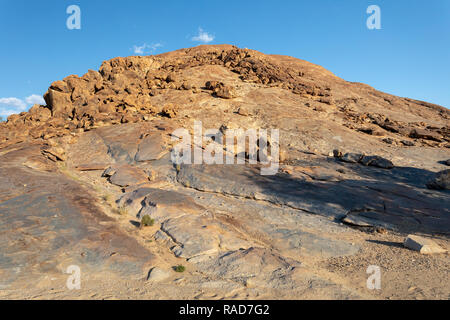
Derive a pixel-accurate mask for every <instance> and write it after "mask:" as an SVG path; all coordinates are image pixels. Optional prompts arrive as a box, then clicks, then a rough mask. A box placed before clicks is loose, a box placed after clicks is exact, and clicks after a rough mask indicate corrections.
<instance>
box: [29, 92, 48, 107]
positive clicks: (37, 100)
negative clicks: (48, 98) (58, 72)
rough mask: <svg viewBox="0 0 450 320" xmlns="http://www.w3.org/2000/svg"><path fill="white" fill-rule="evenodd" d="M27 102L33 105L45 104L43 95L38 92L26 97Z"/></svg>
mask: <svg viewBox="0 0 450 320" xmlns="http://www.w3.org/2000/svg"><path fill="white" fill-rule="evenodd" d="M25 102H26V103H28V104H31V105H33V104H40V105H45V101H44V98H42V96H39V95H37V94H32V95H31V96H29V97H26V98H25Z"/></svg>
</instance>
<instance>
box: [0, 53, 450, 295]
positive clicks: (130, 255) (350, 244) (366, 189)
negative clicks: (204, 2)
mask: <svg viewBox="0 0 450 320" xmlns="http://www.w3.org/2000/svg"><path fill="white" fill-rule="evenodd" d="M44 98H45V101H46V105H45V106H40V105H35V106H33V107H32V108H31V109H30V110H29V112H24V113H21V114H19V115H12V116H10V117H9V118H8V121H7V122H6V123H1V124H0V160H1V161H0V221H1V224H0V231H1V236H0V248H1V250H0V252H1V253H0V274H2V277H1V280H0V289H2V290H0V296H4V297H7V298H8V297H9V298H14V297H29V298H30V297H41V298H51V297H60V298H71V297H74V296H75V297H78V296H81V297H87V298H96V299H97V298H98V299H101V298H115V297H119V298H120V297H122V298H123V297H134V298H188V299H191V298H199V299H204V298H217V299H218V298H223V297H225V298H337V299H340V298H388V297H389V298H391V297H393V298H442V299H448V297H449V296H450V287H449V286H448V283H447V282H448V281H446V279H448V270H450V268H449V265H450V263H449V262H450V261H449V258H448V255H447V254H446V253H444V254H437V255H427V256H425V255H422V254H420V253H418V252H415V251H413V250H410V249H407V248H404V247H403V245H402V242H403V240H404V238H405V237H406V236H407V235H408V234H410V233H413V234H419V235H421V236H424V237H428V238H430V237H431V238H434V241H435V242H437V243H438V245H439V246H440V247H441V248H444V250H445V249H448V236H449V233H450V231H449V230H450V216H449V213H450V197H449V195H450V193H449V191H448V189H449V188H450V171H449V170H448V165H449V164H450V161H449V159H450V110H448V109H446V108H444V107H441V106H437V105H434V104H430V103H426V102H422V101H416V100H413V99H408V98H401V97H397V96H393V95H390V94H386V93H382V92H380V91H377V90H375V89H373V88H371V87H370V86H368V85H365V84H361V83H352V82H348V81H345V80H343V79H340V78H338V77H336V76H335V75H333V74H332V73H331V72H329V71H327V70H325V69H323V68H322V67H320V66H317V65H314V64H311V63H309V62H306V61H302V60H298V59H295V58H291V57H286V56H278V55H265V54H262V53H260V52H257V51H253V50H249V49H239V48H237V47H234V46H229V45H220V46H200V47H196V48H190V49H181V50H177V51H174V52H170V53H165V54H161V55H157V56H146V57H126V58H115V59H112V60H109V61H105V62H104V63H103V64H102V66H101V67H100V70H99V71H98V72H97V71H92V70H90V71H88V72H87V73H86V74H85V75H83V76H82V77H78V76H75V75H71V76H68V77H66V78H65V79H63V80H59V81H56V82H54V83H52V84H51V86H50V88H49V89H48V91H47V93H46V94H45V96H44ZM194 121H201V123H202V126H203V129H204V130H206V129H215V130H216V131H218V132H219V131H221V132H223V131H224V130H226V129H230V128H231V129H233V128H242V129H245V130H246V129H268V130H270V129H279V132H280V140H279V143H278V144H277V145H279V149H280V166H279V171H278V173H277V174H276V175H272V176H262V175H261V174H260V171H259V169H260V167H261V165H262V164H261V163H257V164H250V163H247V164H245V165H238V164H236V165H219V164H214V165H208V164H205V163H203V164H200V163H199V164H194V165H185V164H183V165H176V164H174V163H173V162H172V161H171V151H172V149H173V147H174V140H173V133H174V131H175V130H176V129H179V128H185V129H187V130H189V131H190V132H193V126H194ZM270 142H272V143H275V142H273V141H270ZM194 143H195V142H194ZM210 143H214V141H213V142H211V141H210ZM201 144H202V145H200V146H198V147H200V148H206V147H207V144H208V142H207V141H206V142H205V141H203V142H201ZM224 151H225V152H228V153H230V152H231V153H232V154H233V156H236V155H235V152H234V151H232V150H227V149H226V148H225V149H224ZM247 151H248V150H247ZM247 158H249V156H248V155H247ZM258 160H260V159H258ZM144 216H148V217H150V219H149V223H148V224H149V225H150V226H147V227H140V225H141V224H142V223H141V222H142V221H141V219H142V218H143V217H144ZM69 265H77V266H80V268H81V271H82V274H83V277H82V281H83V282H82V283H83V285H82V289H81V290H79V291H77V290H75V291H70V290H67V288H66V286H65V285H66V278H67V275H66V274H64V272H65V270H66V268H67V267H68V266H69ZM177 265H183V266H185V267H186V271H184V272H183V273H177V272H175V271H174V270H173V269H172V267H174V266H177ZM369 265H378V266H380V267H381V268H382V269H383V270H384V271H385V272H383V275H384V278H383V283H384V286H385V287H384V289H383V290H382V291H370V290H368V289H367V288H366V287H365V281H366V278H367V273H366V269H367V267H368V266H369ZM178 271H179V270H178ZM30 279H35V280H34V281H31V282H30ZM51 288H53V290H50V289H51ZM411 288H413V289H411Z"/></svg>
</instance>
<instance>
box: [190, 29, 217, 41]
mask: <svg viewBox="0 0 450 320" xmlns="http://www.w3.org/2000/svg"><path fill="white" fill-rule="evenodd" d="M214 38H215V37H214V36H213V35H211V34H209V33H208V32H206V31H204V30H203V29H202V28H198V35H196V36H195V37H192V39H191V40H192V41H197V42H203V43H209V42H211V41H213V40H214Z"/></svg>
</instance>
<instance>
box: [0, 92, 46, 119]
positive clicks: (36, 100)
mask: <svg viewBox="0 0 450 320" xmlns="http://www.w3.org/2000/svg"><path fill="white" fill-rule="evenodd" d="M34 104H42V105H45V101H44V99H43V98H42V97H41V96H39V95H37V94H32V95H31V96H28V97H26V98H25V99H19V98H15V97H10V98H0V117H3V118H6V117H9V116H10V115H12V114H15V113H21V112H23V111H26V110H28V108H30V107H31V106H32V105H34Z"/></svg>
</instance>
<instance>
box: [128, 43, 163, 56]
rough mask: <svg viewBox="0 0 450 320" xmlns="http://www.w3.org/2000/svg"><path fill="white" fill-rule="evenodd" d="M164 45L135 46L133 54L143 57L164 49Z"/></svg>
mask: <svg viewBox="0 0 450 320" xmlns="http://www.w3.org/2000/svg"><path fill="white" fill-rule="evenodd" d="M162 46H163V45H162V44H161V43H152V44H150V45H149V44H146V43H144V44H143V45H142V46H133V49H132V50H133V52H134V53H135V54H138V55H143V54H145V53H146V52H147V53H153V52H155V51H156V49H158V48H160V47H162Z"/></svg>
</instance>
